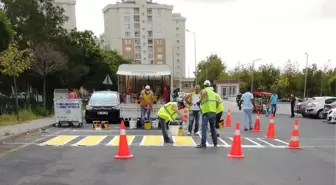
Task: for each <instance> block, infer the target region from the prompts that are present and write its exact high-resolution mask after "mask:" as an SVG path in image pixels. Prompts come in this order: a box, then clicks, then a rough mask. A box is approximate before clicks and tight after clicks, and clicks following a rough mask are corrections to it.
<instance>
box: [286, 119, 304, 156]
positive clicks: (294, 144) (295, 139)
mask: <svg viewBox="0 0 336 185" xmlns="http://www.w3.org/2000/svg"><path fill="white" fill-rule="evenodd" d="M287 148H288V149H301V148H300V141H299V120H295V123H294V128H293V131H292V137H291V139H290V141H289V144H288V147H287Z"/></svg>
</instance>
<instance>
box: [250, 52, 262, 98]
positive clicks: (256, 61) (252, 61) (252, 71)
mask: <svg viewBox="0 0 336 185" xmlns="http://www.w3.org/2000/svg"><path fill="white" fill-rule="evenodd" d="M260 60H261V58H258V59H256V60H253V61H252V82H251V92H253V80H254V62H257V61H260Z"/></svg>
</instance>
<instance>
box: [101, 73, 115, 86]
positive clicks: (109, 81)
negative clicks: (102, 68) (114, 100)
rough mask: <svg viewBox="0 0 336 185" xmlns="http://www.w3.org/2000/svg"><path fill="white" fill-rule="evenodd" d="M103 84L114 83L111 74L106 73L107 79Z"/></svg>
mask: <svg viewBox="0 0 336 185" xmlns="http://www.w3.org/2000/svg"><path fill="white" fill-rule="evenodd" d="M103 84H105V85H113V82H112V80H111V77H110V75H106V77H105V79H104V81H103Z"/></svg>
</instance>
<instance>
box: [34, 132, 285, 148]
mask: <svg viewBox="0 0 336 185" xmlns="http://www.w3.org/2000/svg"><path fill="white" fill-rule="evenodd" d="M172 139H173V141H174V144H173V145H172V146H175V147H194V146H196V145H197V144H199V143H200V141H201V137H199V136H173V138H172ZM127 141H128V144H129V145H130V146H153V147H160V146H161V147H162V146H165V144H164V140H163V137H162V136H160V135H128V136H127ZM232 141H233V138H232V137H219V138H218V146H219V147H227V148H228V147H230V146H231V144H232ZM241 142H242V147H243V148H285V147H287V146H288V143H287V142H286V141H283V140H280V139H265V138H247V137H242V138H241ZM36 144H37V145H39V146H110V147H113V146H118V144H119V136H117V135H58V136H48V137H47V138H46V139H45V140H43V141H42V142H41V143H36ZM207 145H209V146H211V145H213V143H212V139H211V138H207Z"/></svg>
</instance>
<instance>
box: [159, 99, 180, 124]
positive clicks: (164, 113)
mask: <svg viewBox="0 0 336 185" xmlns="http://www.w3.org/2000/svg"><path fill="white" fill-rule="evenodd" d="M172 105H175V106H177V103H176V102H169V103H166V104H165V105H164V106H162V107H161V108H160V110H159V112H158V116H159V117H160V118H162V119H164V120H166V121H173V120H175V119H176V112H175V111H174V110H173V108H172Z"/></svg>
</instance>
